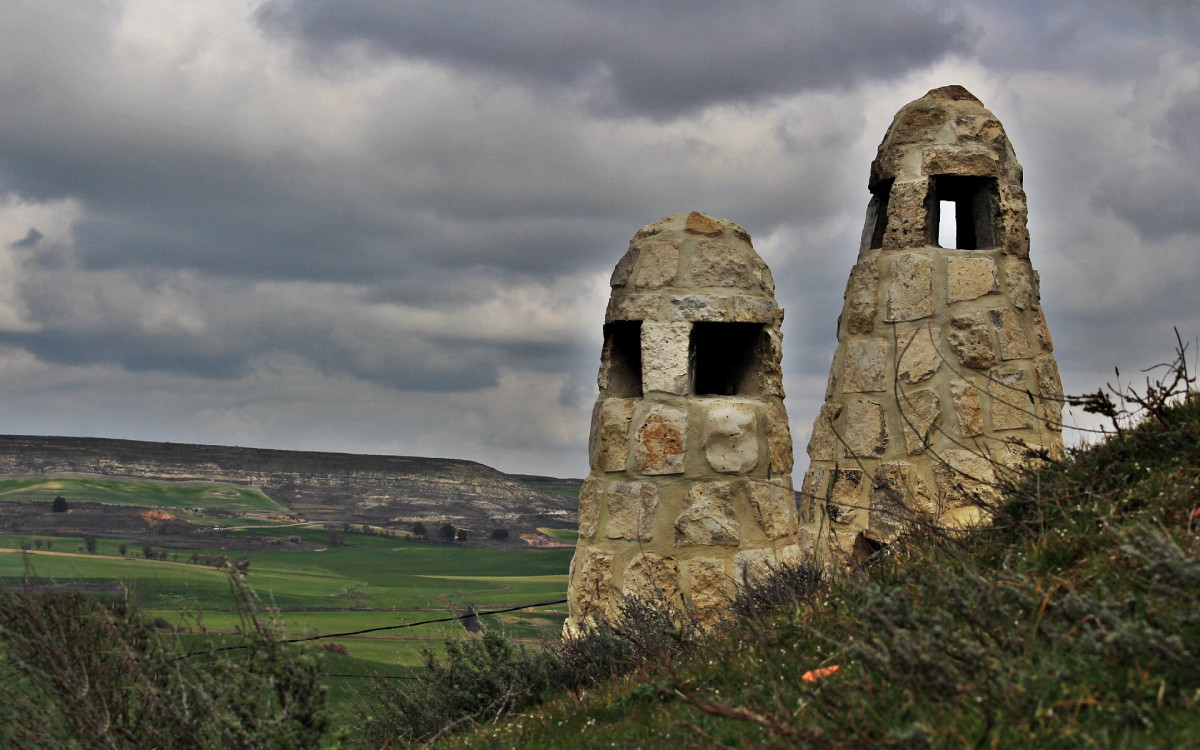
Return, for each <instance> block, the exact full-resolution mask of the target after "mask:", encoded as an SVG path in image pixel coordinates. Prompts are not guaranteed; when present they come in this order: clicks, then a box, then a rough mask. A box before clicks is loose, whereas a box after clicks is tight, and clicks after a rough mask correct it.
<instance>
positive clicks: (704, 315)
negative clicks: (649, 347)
mask: <svg viewBox="0 0 1200 750" xmlns="http://www.w3.org/2000/svg"><path fill="white" fill-rule="evenodd" d="M730 309H731V304H730V300H729V298H727V297H720V296H716V295H711V294H689V295H687V296H683V297H672V298H671V320H691V321H716V322H721V321H725V320H729V319H731V318H732V317H733V316H732V314H731V311H730Z"/></svg>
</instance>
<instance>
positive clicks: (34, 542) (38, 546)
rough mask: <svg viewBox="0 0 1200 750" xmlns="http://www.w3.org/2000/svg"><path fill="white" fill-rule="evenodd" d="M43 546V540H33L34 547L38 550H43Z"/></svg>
mask: <svg viewBox="0 0 1200 750" xmlns="http://www.w3.org/2000/svg"><path fill="white" fill-rule="evenodd" d="M42 544H44V542H42V540H41V539H37V538H35V539H34V540H33V546H34V547H37V548H38V549H41V548H42Z"/></svg>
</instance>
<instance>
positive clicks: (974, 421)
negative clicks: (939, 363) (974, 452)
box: [950, 380, 983, 438]
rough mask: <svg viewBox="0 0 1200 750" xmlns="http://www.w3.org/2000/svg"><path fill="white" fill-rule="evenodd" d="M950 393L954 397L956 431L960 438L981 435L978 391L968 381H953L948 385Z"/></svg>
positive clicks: (981, 425) (981, 417) (981, 420)
mask: <svg viewBox="0 0 1200 750" xmlns="http://www.w3.org/2000/svg"><path fill="white" fill-rule="evenodd" d="M950 393H951V394H952V395H953V397H954V411H955V412H956V413H957V414H958V429H959V430H960V432H961V433H962V436H963V437H965V438H967V437H975V436H976V435H982V434H983V404H982V403H981V402H980V399H979V389H978V388H977V387H976V386H975V384H974V383H972V382H971V381H969V380H955V381H952V382H951V383H950Z"/></svg>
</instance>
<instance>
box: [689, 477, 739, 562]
mask: <svg viewBox="0 0 1200 750" xmlns="http://www.w3.org/2000/svg"><path fill="white" fill-rule="evenodd" d="M733 493H734V485H733V483H732V482H697V483H696V484H694V485H692V487H691V489H690V490H688V494H687V505H686V506H685V507H684V508H683V510H682V511H681V512H680V514H679V516H678V517H676V519H675V546H676V547H695V546H704V547H707V546H713V545H736V544H737V543H738V532H739V526H738V522H737V521H736V520H735V519H734V515H733Z"/></svg>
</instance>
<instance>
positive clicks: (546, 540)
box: [521, 534, 575, 549]
mask: <svg viewBox="0 0 1200 750" xmlns="http://www.w3.org/2000/svg"><path fill="white" fill-rule="evenodd" d="M521 539H522V540H523V541H524V542H525V543H526V544H528V545H529V546H530V547H538V548H539V549H561V548H563V547H574V546H575V542H564V541H563V540H562V539H551V538H550V537H548V536H545V535H543V534H522V535H521Z"/></svg>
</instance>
